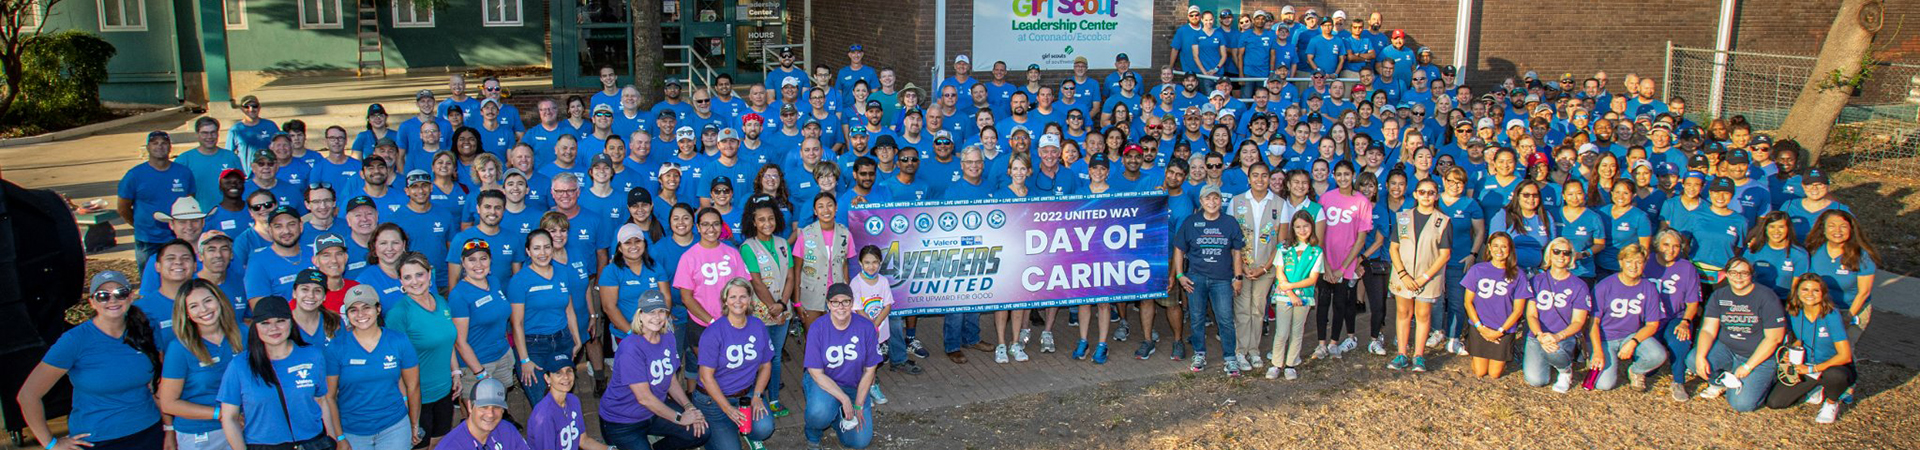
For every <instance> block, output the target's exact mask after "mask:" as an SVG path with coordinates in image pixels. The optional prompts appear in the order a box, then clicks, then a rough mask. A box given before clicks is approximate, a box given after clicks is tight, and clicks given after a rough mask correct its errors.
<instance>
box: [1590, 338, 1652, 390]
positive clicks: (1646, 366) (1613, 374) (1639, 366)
mask: <svg viewBox="0 0 1920 450" xmlns="http://www.w3.org/2000/svg"><path fill="white" fill-rule="evenodd" d="M1632 339H1633V338H1632V337H1623V338H1619V339H1614V340H1611V341H1606V342H1605V344H1604V345H1605V346H1606V349H1605V350H1606V353H1604V354H1603V355H1602V356H1601V357H1600V360H1601V361H1604V363H1603V364H1606V365H1605V366H1604V367H1601V368H1600V377H1599V378H1598V379H1595V380H1593V388H1594V389H1598V390H1602V391H1609V390H1613V388H1615V387H1619V386H1620V369H1619V367H1618V366H1619V364H1618V361H1620V359H1619V358H1616V356H1619V355H1620V347H1625V346H1626V345H1627V341H1629V340H1632ZM1652 341H1653V340H1652V339H1648V340H1647V342H1641V343H1640V345H1638V346H1635V347H1634V348H1633V364H1629V365H1627V370H1628V371H1630V372H1633V373H1634V374H1635V375H1646V374H1648V373H1652V372H1653V371H1654V370H1658V369H1659V368H1660V365H1661V364H1666V363H1667V356H1668V355H1667V349H1665V348H1662V347H1660V345H1659V343H1658V342H1652Z"/></svg>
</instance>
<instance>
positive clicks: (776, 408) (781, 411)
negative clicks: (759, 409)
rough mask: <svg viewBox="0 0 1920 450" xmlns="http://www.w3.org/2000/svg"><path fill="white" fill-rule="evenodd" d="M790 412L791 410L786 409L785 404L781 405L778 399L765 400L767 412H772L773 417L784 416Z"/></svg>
mask: <svg viewBox="0 0 1920 450" xmlns="http://www.w3.org/2000/svg"><path fill="white" fill-rule="evenodd" d="M792 413H793V411H790V410H788V409H787V407H786V406H781V405H780V401H779V400H774V401H771V402H767V414H772V415H773V416H774V417H786V416H787V415H788V414H792Z"/></svg>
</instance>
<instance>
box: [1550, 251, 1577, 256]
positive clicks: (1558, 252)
mask: <svg viewBox="0 0 1920 450" xmlns="http://www.w3.org/2000/svg"><path fill="white" fill-rule="evenodd" d="M1570 255H1573V251H1572V250H1554V251H1553V256H1570Z"/></svg>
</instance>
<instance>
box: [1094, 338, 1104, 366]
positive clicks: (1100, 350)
mask: <svg viewBox="0 0 1920 450" xmlns="http://www.w3.org/2000/svg"><path fill="white" fill-rule="evenodd" d="M1093 363H1094V364H1106V363H1107V343H1105V342H1101V343H1100V345H1096V346H1094V347H1093Z"/></svg>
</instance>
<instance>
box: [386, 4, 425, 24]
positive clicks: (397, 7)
mask: <svg viewBox="0 0 1920 450" xmlns="http://www.w3.org/2000/svg"><path fill="white" fill-rule="evenodd" d="M393 27H394V28H431V27H433V8H426V7H421V6H419V5H417V4H415V3H414V2H413V0H393Z"/></svg>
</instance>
